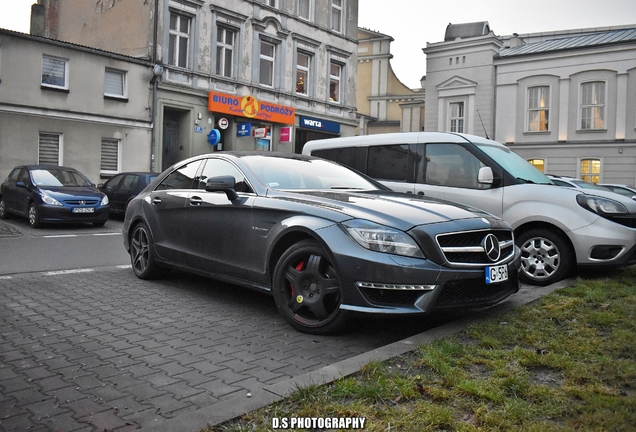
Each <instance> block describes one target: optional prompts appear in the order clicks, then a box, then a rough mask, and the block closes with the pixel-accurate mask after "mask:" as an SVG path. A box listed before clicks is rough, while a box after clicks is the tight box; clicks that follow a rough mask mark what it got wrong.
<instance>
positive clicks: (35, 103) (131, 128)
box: [0, 29, 152, 183]
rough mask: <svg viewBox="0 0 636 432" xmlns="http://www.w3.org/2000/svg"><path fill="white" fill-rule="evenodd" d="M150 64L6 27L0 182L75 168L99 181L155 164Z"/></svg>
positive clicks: (1, 60) (0, 55) (0, 65)
mask: <svg viewBox="0 0 636 432" xmlns="http://www.w3.org/2000/svg"><path fill="white" fill-rule="evenodd" d="M151 70H152V68H151V64H150V63H148V62H146V61H143V60H140V59H135V58H132V57H127V56H124V55H121V54H115V53H109V52H105V51H101V50H97V49H94V48H88V47H84V46H79V45H74V44H70V43H66V42H60V41H56V40H51V39H46V38H42V37H36V36H31V35H27V34H23V33H18V32H13V31H9V30H3V29H0V179H1V180H0V181H3V180H4V179H5V178H6V177H7V175H8V174H9V172H10V171H11V169H12V168H13V167H14V166H16V165H21V164H38V163H40V164H53V165H68V166H72V167H74V168H77V169H78V170H80V171H81V172H83V173H84V174H86V175H87V176H88V177H89V178H90V179H91V180H92V181H93V182H94V183H100V182H103V181H104V180H103V179H105V178H108V177H110V176H112V175H113V174H114V173H116V172H121V171H147V170H148V169H149V167H150V162H151V155H150V145H149V144H150V140H151V131H152V120H151V106H150V101H151V85H150V79H151V76H152V73H151Z"/></svg>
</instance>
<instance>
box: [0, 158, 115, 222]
mask: <svg viewBox="0 0 636 432" xmlns="http://www.w3.org/2000/svg"><path fill="white" fill-rule="evenodd" d="M108 211H109V206H108V197H107V196H106V195H105V194H103V193H101V192H100V191H99V189H97V187H96V186H95V185H94V184H93V183H92V182H91V181H90V180H89V179H88V178H86V176H84V174H82V173H80V172H79V171H77V170H76V169H73V168H67V167H62V166H47V165H24V166H18V167H16V168H14V169H13V170H12V171H11V173H10V174H9V177H7V179H6V180H5V181H4V183H2V187H1V188H0V218H3V219H4V218H6V217H7V216H8V215H9V214H10V213H13V214H16V215H18V216H24V217H27V218H28V219H29V224H30V225H31V226H32V227H34V228H37V227H39V226H40V225H41V224H42V223H49V222H51V223H64V222H66V223H78V222H91V223H92V224H93V225H95V226H102V225H104V224H105V223H106V221H107V220H108Z"/></svg>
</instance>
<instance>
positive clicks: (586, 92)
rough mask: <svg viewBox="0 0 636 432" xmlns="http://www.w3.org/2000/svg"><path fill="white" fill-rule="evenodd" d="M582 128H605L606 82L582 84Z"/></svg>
mask: <svg viewBox="0 0 636 432" xmlns="http://www.w3.org/2000/svg"><path fill="white" fill-rule="evenodd" d="M581 129H582V130H593V129H605V82H604V81H594V82H586V83H583V84H581Z"/></svg>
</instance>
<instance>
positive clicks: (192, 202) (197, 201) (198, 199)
mask: <svg viewBox="0 0 636 432" xmlns="http://www.w3.org/2000/svg"><path fill="white" fill-rule="evenodd" d="M189 201H190V205H192V206H200V205H201V204H203V200H202V199H201V197H198V196H193V197H190V200H189Z"/></svg>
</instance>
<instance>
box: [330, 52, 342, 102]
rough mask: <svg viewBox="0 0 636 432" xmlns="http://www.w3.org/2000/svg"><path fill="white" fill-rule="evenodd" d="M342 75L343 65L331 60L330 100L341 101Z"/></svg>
mask: <svg viewBox="0 0 636 432" xmlns="http://www.w3.org/2000/svg"><path fill="white" fill-rule="evenodd" d="M341 77H342V66H340V65H339V64H337V63H334V62H331V63H330V65H329V100H330V101H331V102H340V79H341Z"/></svg>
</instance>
